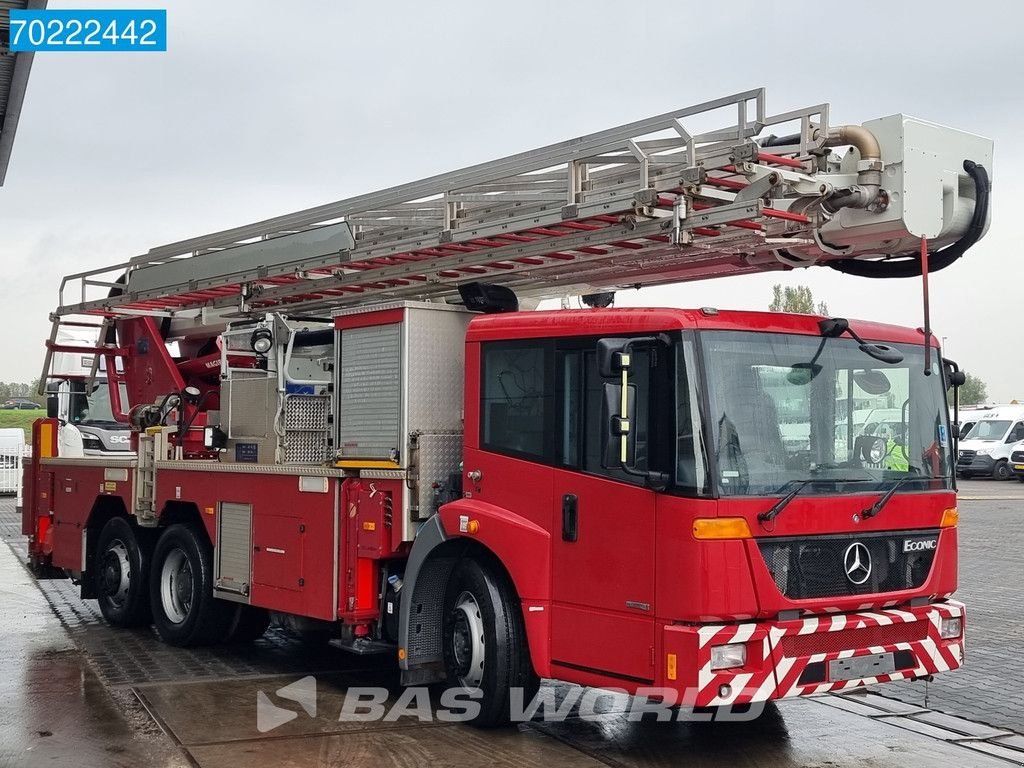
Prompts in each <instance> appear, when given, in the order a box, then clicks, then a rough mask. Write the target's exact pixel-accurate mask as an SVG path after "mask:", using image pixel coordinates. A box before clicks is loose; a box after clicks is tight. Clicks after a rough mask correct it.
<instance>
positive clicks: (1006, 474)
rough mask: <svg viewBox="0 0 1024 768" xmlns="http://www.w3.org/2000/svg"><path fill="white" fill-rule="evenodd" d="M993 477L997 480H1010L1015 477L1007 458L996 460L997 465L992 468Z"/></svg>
mask: <svg viewBox="0 0 1024 768" xmlns="http://www.w3.org/2000/svg"><path fill="white" fill-rule="evenodd" d="M992 477H993V478H995V479H996V480H1009V479H1010V478H1011V477H1013V472H1012V470H1011V469H1010V464H1009V462H1008V461H1006V459H1003V460H1002V461H997V462H996V465H995V466H994V467H993V468H992Z"/></svg>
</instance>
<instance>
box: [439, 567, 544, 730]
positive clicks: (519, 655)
mask: <svg viewBox="0 0 1024 768" xmlns="http://www.w3.org/2000/svg"><path fill="white" fill-rule="evenodd" d="M443 616H444V619H443V621H444V624H443V634H442V642H443V649H444V661H445V668H446V670H447V678H448V680H447V684H448V686H449V687H454V688H463V689H470V690H473V689H476V690H479V691H480V692H481V694H482V696H481V698H479V699H477V701H478V702H479V704H480V713H479V715H478V716H477V717H476V718H475V719H474V720H473V724H474V725H477V726H481V727H494V726H497V725H503V724H505V723H507V722H508V721H509V706H510V699H509V695H510V691H511V689H512V688H515V687H519V688H522V689H523V702H524V703H527V702H529V701H530V700H531V699H532V698H533V697H534V695H535V694H536V692H537V688H538V686H539V680H538V679H537V675H536V674H535V673H534V671H533V665H532V664H531V663H530V654H529V650H528V648H527V643H526V630H525V627H524V625H523V614H522V609H521V607H520V604H519V599H518V597H517V596H516V594H515V591H514V589H513V588H512V586H511V585H510V584H509V583H508V580H507V579H505V578H503V577H502V576H500V575H497V574H496V573H495V569H491V568H488V567H485V566H484V565H481V564H480V563H479V562H477V561H476V560H472V559H465V560H461V561H460V562H459V563H458V564H457V565H456V566H455V569H454V571H453V572H452V575H451V578H450V579H449V580H448V587H447V590H446V592H445V601H444V613H443Z"/></svg>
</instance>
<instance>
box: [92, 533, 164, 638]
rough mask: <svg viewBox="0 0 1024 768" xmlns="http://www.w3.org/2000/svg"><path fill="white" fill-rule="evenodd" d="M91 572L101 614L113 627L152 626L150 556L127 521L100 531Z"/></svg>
mask: <svg viewBox="0 0 1024 768" xmlns="http://www.w3.org/2000/svg"><path fill="white" fill-rule="evenodd" d="M90 570H91V571H92V574H93V589H94V590H95V594H96V598H97V600H98V601H99V605H100V612H101V613H102V614H103V618H105V619H106V620H107V622H108V623H109V624H111V625H113V626H115V627H139V626H144V625H146V624H149V622H150V611H149V585H148V583H147V579H148V575H149V556H148V553H147V552H146V550H145V548H144V547H143V546H141V545H140V543H139V540H138V538H137V537H136V535H135V531H134V529H133V528H132V526H131V524H130V523H129V522H128V521H127V520H125V519H124V518H123V517H113V518H111V519H110V520H108V521H107V523H106V524H105V525H104V526H103V528H102V529H100V536H99V540H98V541H97V542H96V553H95V555H94V556H93V563H92V566H91V568H90Z"/></svg>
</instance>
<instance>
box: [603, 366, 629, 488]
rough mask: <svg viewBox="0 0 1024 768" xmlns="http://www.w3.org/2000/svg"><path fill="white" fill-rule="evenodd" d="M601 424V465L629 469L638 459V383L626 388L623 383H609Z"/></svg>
mask: <svg viewBox="0 0 1024 768" xmlns="http://www.w3.org/2000/svg"><path fill="white" fill-rule="evenodd" d="M623 393H625V398H624V397H623ZM623 405H625V408H624V409H623ZM601 423H602V424H604V425H605V428H604V430H603V432H602V436H601V466H602V467H603V468H604V469H623V468H625V469H626V470H627V471H628V469H629V468H630V467H632V466H633V464H634V463H635V461H636V385H634V384H629V385H627V386H626V388H625V390H623V388H622V385H621V384H613V383H611V382H610V381H609V382H605V385H604V398H603V400H602V403H601Z"/></svg>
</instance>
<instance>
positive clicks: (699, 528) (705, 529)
mask: <svg viewBox="0 0 1024 768" xmlns="http://www.w3.org/2000/svg"><path fill="white" fill-rule="evenodd" d="M751 537H752V534H751V533H750V526H749V525H747V521H746V519H745V518H742V517H701V518H698V519H696V520H694V521H693V538H695V539H749V538H751Z"/></svg>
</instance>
